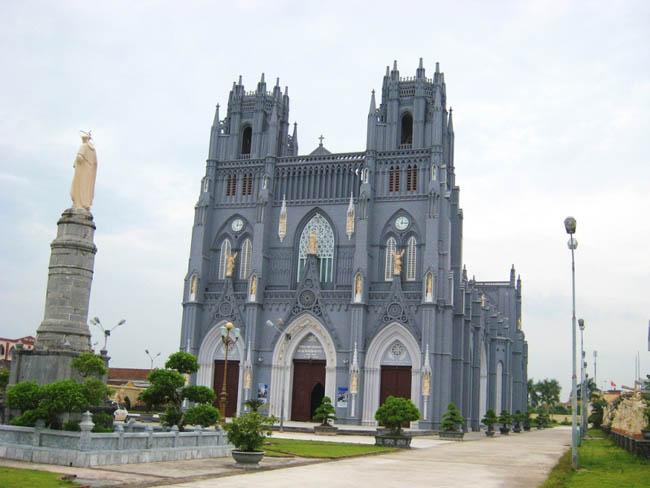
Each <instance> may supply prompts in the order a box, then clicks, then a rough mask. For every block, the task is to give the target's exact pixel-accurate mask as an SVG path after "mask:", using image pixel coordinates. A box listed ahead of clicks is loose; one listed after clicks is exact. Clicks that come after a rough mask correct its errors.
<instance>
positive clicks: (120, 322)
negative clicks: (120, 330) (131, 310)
mask: <svg viewBox="0 0 650 488" xmlns="http://www.w3.org/2000/svg"><path fill="white" fill-rule="evenodd" d="M124 322H126V320H124V319H122V320H120V321H119V322H118V323H117V325H122V324H123V323H124Z"/></svg>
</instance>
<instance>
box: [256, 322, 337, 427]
mask: <svg viewBox="0 0 650 488" xmlns="http://www.w3.org/2000/svg"><path fill="white" fill-rule="evenodd" d="M286 333H287V334H289V336H290V337H291V339H290V340H287V338H286V336H284V335H279V336H278V337H277V341H276V343H275V346H274V349H273V367H272V370H271V388H270V401H269V408H270V413H271V414H272V415H275V416H277V417H279V416H280V415H281V406H282V404H283V403H284V412H283V416H284V418H285V419H294V420H311V418H312V400H314V401H316V399H318V404H320V401H321V400H322V398H323V396H328V397H330V398H335V393H336V353H335V348H334V341H333V340H332V337H331V336H330V334H329V332H328V331H327V329H326V328H325V326H324V325H323V324H322V323H321V322H320V320H318V319H317V318H316V317H314V316H313V315H311V314H310V313H305V314H302V315H300V316H299V317H297V318H296V319H294V320H293V321H292V322H290V323H289V325H288V326H287V328H286ZM319 384H320V387H318V385H319ZM321 388H322V396H321V393H320V389H321ZM283 394H284V402H283V401H282V395H283ZM312 395H313V398H312Z"/></svg>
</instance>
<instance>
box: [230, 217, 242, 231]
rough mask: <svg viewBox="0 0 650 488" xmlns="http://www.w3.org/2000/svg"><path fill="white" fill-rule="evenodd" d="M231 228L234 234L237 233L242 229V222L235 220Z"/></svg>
mask: <svg viewBox="0 0 650 488" xmlns="http://www.w3.org/2000/svg"><path fill="white" fill-rule="evenodd" d="M231 227H232V230H233V231H234V232H239V231H240V230H242V229H243V228H244V222H243V221H242V219H235V220H233V221H232V225H231Z"/></svg>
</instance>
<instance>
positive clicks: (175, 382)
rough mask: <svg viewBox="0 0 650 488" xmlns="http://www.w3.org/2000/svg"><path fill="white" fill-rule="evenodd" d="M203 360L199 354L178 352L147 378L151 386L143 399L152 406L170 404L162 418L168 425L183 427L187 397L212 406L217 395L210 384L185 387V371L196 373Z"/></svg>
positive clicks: (143, 394)
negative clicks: (198, 359) (197, 357)
mask: <svg viewBox="0 0 650 488" xmlns="http://www.w3.org/2000/svg"><path fill="white" fill-rule="evenodd" d="M198 369H199V363H198V361H197V360H196V357H195V356H193V355H192V354H189V353H186V352H176V353H174V354H172V355H171V356H169V359H168V360H167V362H166V363H165V369H158V368H157V369H154V370H153V371H152V372H151V373H149V375H148V376H147V379H148V380H149V383H150V384H151V386H150V387H149V388H147V389H146V390H144V391H143V392H142V393H140V396H139V399H140V400H141V401H143V402H145V403H146V404H147V405H148V406H152V405H156V406H166V407H167V410H165V413H164V414H163V415H162V417H161V420H162V422H163V424H164V425H167V426H171V425H177V426H178V429H179V430H181V431H182V430H183V427H184V426H185V424H186V422H187V420H186V416H185V413H184V412H183V409H182V406H183V400H185V399H187V400H189V401H191V402H194V403H198V404H208V405H212V404H213V403H214V401H215V400H216V395H215V394H214V391H213V390H212V388H208V387H207V386H197V385H190V386H185V376H183V375H184V374H192V373H196V371H198Z"/></svg>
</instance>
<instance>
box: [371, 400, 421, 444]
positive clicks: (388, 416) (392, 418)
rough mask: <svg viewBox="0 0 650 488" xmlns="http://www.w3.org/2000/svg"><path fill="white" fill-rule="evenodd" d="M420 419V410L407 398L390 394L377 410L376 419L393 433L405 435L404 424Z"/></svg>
mask: <svg viewBox="0 0 650 488" xmlns="http://www.w3.org/2000/svg"><path fill="white" fill-rule="evenodd" d="M419 419H420V411H419V410H418V408H417V407H416V406H415V404H414V403H413V402H412V401H411V400H410V399H407V398H401V397H394V396H389V397H388V398H386V401H385V402H384V404H383V405H381V406H380V407H379V408H378V409H377V411H376V412H375V420H376V421H377V422H379V424H380V425H383V426H384V427H386V428H387V429H389V430H390V433H391V434H392V435H403V433H402V424H405V423H407V422H415V421H416V420H419Z"/></svg>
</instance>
